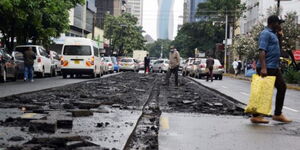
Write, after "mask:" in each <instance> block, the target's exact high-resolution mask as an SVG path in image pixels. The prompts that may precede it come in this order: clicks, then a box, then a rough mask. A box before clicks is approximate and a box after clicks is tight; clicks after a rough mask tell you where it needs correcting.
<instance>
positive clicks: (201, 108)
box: [160, 77, 244, 115]
mask: <svg viewBox="0 0 300 150" xmlns="http://www.w3.org/2000/svg"><path fill="white" fill-rule="evenodd" d="M172 80H173V79H172ZM179 81H180V85H179V86H178V87H175V86H174V85H171V86H165V85H163V84H161V86H162V87H161V92H160V93H161V94H160V95H161V96H160V97H161V100H160V106H161V109H162V111H166V112H190V113H195V112H197V113H205V114H216V115H244V113H243V111H244V110H243V109H242V108H243V106H242V105H241V103H239V102H237V101H236V100H234V99H232V98H230V97H227V96H224V95H222V94H220V93H219V92H216V91H213V90H211V89H209V88H207V87H204V86H203V85H200V84H199V83H196V82H194V81H192V80H190V79H188V78H183V77H180V79H179ZM162 83H163V82H162Z"/></svg>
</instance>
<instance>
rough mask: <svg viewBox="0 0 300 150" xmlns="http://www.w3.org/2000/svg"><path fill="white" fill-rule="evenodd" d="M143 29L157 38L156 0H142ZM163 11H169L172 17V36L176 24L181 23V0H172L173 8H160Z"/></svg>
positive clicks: (175, 31)
mask: <svg viewBox="0 0 300 150" xmlns="http://www.w3.org/2000/svg"><path fill="white" fill-rule="evenodd" d="M143 5H144V6H143V29H144V31H146V34H149V35H150V36H151V37H152V38H153V39H154V40H156V39H157V18H158V17H157V15H158V0H143ZM162 11H163V13H169V14H170V15H173V18H174V27H173V29H174V30H173V32H174V37H175V36H176V34H177V26H178V24H182V21H183V19H182V17H180V16H183V0H174V8H173V9H172V11H171V12H167V11H164V10H162Z"/></svg>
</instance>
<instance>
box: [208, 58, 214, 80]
mask: <svg viewBox="0 0 300 150" xmlns="http://www.w3.org/2000/svg"><path fill="white" fill-rule="evenodd" d="M214 64H215V61H214V59H213V58H212V57H211V56H209V57H208V58H207V60H206V69H207V76H206V81H207V82H208V80H209V78H210V80H211V82H213V80H214V79H213V77H214V75H213V69H214Z"/></svg>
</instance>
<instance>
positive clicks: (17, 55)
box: [12, 51, 24, 78]
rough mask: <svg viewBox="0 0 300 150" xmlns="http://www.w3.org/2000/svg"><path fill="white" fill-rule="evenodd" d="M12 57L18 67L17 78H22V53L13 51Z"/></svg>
mask: <svg viewBox="0 0 300 150" xmlns="http://www.w3.org/2000/svg"><path fill="white" fill-rule="evenodd" d="M12 57H13V58H14V60H15V63H16V64H17V66H18V78H23V77H24V56H23V53H22V52H18V51H13V52H12Z"/></svg>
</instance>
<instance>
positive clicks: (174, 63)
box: [166, 46, 180, 86]
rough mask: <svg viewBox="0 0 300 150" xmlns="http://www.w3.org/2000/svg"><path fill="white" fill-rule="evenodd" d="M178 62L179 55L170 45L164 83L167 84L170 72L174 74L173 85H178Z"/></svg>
mask: <svg viewBox="0 0 300 150" xmlns="http://www.w3.org/2000/svg"><path fill="white" fill-rule="evenodd" d="M179 64H180V55H179V52H178V51H177V50H176V48H175V47H174V46H171V50H170V54H169V69H168V72H167V75H166V85H169V80H170V77H171V74H172V73H174V74H175V86H178V70H179Z"/></svg>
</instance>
